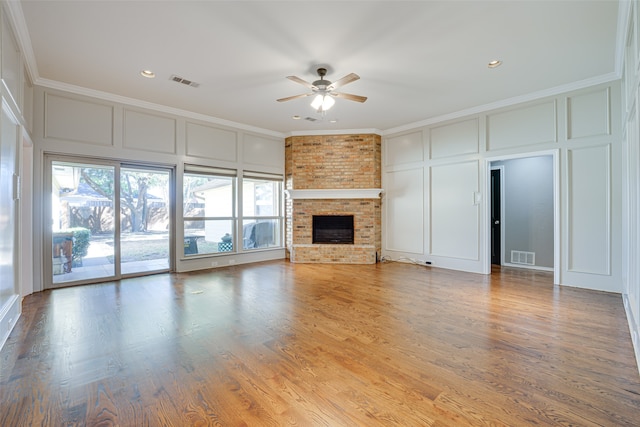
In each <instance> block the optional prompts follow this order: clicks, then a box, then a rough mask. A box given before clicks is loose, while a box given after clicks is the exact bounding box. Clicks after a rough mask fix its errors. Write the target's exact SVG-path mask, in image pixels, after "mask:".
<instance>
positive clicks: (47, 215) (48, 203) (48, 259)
mask: <svg viewBox="0 0 640 427" xmlns="http://www.w3.org/2000/svg"><path fill="white" fill-rule="evenodd" d="M56 161H59V162H70V163H80V164H82V163H87V164H92V163H93V164H96V165H99V166H109V167H113V168H114V194H115V195H119V194H120V184H121V183H120V176H121V169H122V168H138V169H148V170H150V171H152V170H154V169H160V170H163V171H166V172H168V173H169V184H168V185H169V207H168V210H169V216H170V221H169V222H170V229H169V268H168V269H167V270H159V271H153V272H149V273H147V272H142V273H132V274H125V275H123V274H122V271H121V254H120V249H121V242H120V238H121V227H120V222H121V221H120V209H121V203H120V198H119V197H114V200H113V203H114V208H113V211H114V216H115V217H114V253H113V255H114V260H115V261H114V274H113V276H105V277H100V278H95V279H88V280H82V281H70V282H65V283H60V284H55V283H53V276H52V275H51V274H50V272H51V271H52V247H51V239H52V228H51V225H50V223H51V209H52V198H51V194H50V193H51V184H52V168H51V165H52V164H53V162H56ZM43 171H44V173H43V183H44V186H43V189H44V191H43V195H44V197H43V206H42V207H43V209H42V219H43V221H42V224H44V228H43V230H42V242H43V243H42V245H43V246H42V254H43V259H42V279H43V281H42V290H46V289H56V288H61V287H70V286H76V285H88V284H92V283H102V282H106V281H113V280H120V279H123V278H128V277H137V276H145V275H149V274H156V273H161V272H165V271H168V272H173V271H175V265H176V256H175V242H176V240H175V239H176V235H175V234H176V228H175V227H176V226H175V222H176V207H175V187H176V167H175V165H167V164H161V163H145V162H134V161H128V160H117V159H110V158H100V157H83V156H74V155H67V154H58V153H47V152H45V153H43Z"/></svg>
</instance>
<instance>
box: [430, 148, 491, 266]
mask: <svg viewBox="0 0 640 427" xmlns="http://www.w3.org/2000/svg"><path fill="white" fill-rule="evenodd" d="M478 170H479V167H478V161H477V160H473V161H467V162H461V163H454V164H446V165H435V166H432V167H431V187H430V191H429V194H430V196H431V197H430V200H431V202H430V203H429V205H430V206H431V254H432V255H434V256H437V257H443V258H444V257H446V258H461V259H465V260H472V261H478V257H479V251H478V245H479V236H480V230H479V227H480V223H479V221H478V219H479V217H480V211H479V206H478V203H477V202H476V199H475V195H476V194H477V192H478V187H479V182H478Z"/></svg>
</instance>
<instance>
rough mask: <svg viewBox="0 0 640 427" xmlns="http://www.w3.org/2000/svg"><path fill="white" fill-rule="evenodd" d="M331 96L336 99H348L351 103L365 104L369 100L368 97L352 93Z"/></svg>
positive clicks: (333, 93) (336, 93) (334, 93)
mask: <svg viewBox="0 0 640 427" xmlns="http://www.w3.org/2000/svg"><path fill="white" fill-rule="evenodd" d="M331 96H335V97H336V98H342V99H348V100H349V101H356V102H364V101H366V100H367V97H366V96H360V95H352V94H350V93H339V92H331Z"/></svg>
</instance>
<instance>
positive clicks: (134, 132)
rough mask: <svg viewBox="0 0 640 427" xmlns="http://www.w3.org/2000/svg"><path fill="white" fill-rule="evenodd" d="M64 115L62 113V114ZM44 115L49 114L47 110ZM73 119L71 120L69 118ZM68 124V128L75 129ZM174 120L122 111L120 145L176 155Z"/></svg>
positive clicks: (137, 112)
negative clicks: (122, 123) (122, 131)
mask: <svg viewBox="0 0 640 427" xmlns="http://www.w3.org/2000/svg"><path fill="white" fill-rule="evenodd" d="M64 113H66V111H63V113H62V114H64ZM46 114H47V115H48V114H50V111H49V110H47V112H46ZM71 119H73V118H71ZM77 126H78V124H77V123H70V124H69V127H71V128H73V127H77ZM177 144H178V142H177V135H176V118H175V117H167V116H161V115H158V114H152V113H148V112H141V111H132V110H129V109H125V110H124V133H123V138H122V145H123V147H124V148H131V149H134V150H140V151H151V152H156V153H167V154H176V152H177Z"/></svg>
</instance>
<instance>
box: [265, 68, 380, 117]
mask: <svg viewBox="0 0 640 427" xmlns="http://www.w3.org/2000/svg"><path fill="white" fill-rule="evenodd" d="M317 73H318V76H320V80H316V81H315V82H313V83H309V82H307V81H305V80H302V79H301V78H300V77H296V76H287V78H288V79H289V80H291V81H294V82H296V83H299V84H301V85H302V86H305V87H307V88H309V89H311V92H310V93H303V94H300V95H293V96H288V97H286V98H280V99H278V100H277V101H278V102H284V101H291V100H292V99H298V98H304V97H307V96H312V95H316V97H315V98H314V100H313V102H312V103H311V106H312V107H313V108H314V109H316V110H317V111H318V113H322V112H325V111H327V110H328V109H329V108H331V107H332V106H333V104H334V103H335V100H334V99H333V98H343V99H348V100H349V101H356V102H364V101H366V100H367V97H366V96H360V95H352V94H350V93H343V92H334V90H335V89H337V88H339V87H341V86H344V85H346V84H348V83H351V82H354V81H356V80H358V79H360V76H359V75H357V74H355V73H351V74H347V75H346V76H344V77H343V78H341V79H339V80H336V81H335V82H333V83H331V82H330V81H329V80H325V79H324V76H325V75H326V74H327V69H326V68H318V70H317Z"/></svg>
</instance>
